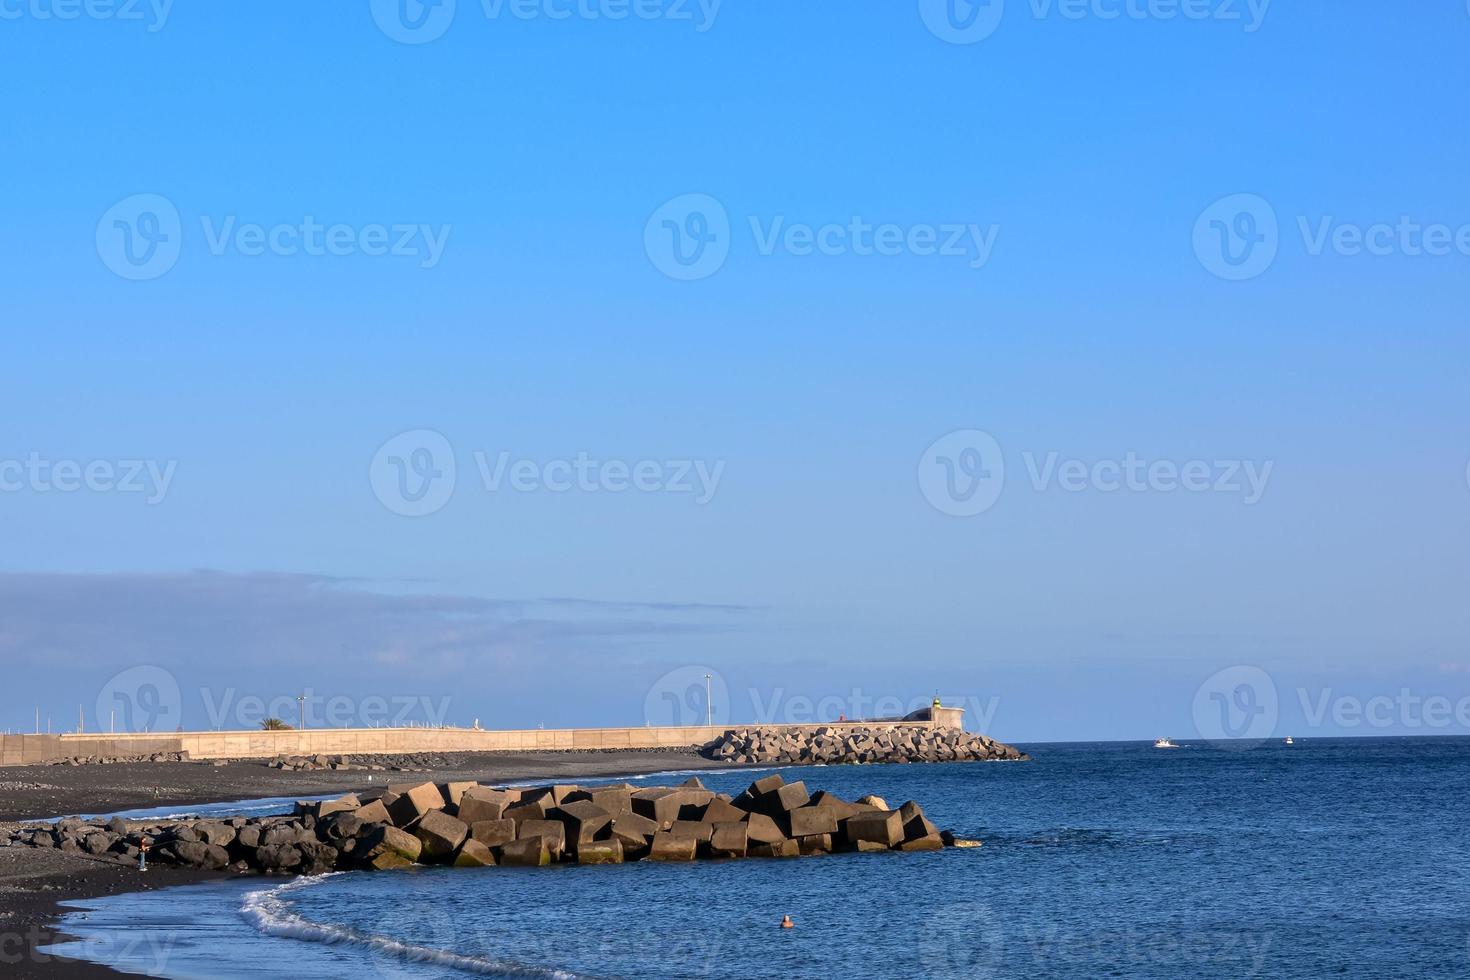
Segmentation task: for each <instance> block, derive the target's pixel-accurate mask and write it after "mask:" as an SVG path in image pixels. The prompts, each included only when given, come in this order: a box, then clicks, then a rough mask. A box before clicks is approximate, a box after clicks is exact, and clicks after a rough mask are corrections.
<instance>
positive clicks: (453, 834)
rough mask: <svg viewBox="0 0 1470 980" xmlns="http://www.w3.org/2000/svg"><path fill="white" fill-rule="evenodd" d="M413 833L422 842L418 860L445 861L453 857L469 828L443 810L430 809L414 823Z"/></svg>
mask: <svg viewBox="0 0 1470 980" xmlns="http://www.w3.org/2000/svg"><path fill="white" fill-rule="evenodd" d="M413 833H414V836H415V837H417V838H418V839H419V841H420V842H421V843H422V844H423V849H422V851H421V852H420V854H419V860H420V861H423V862H425V863H428V862H431V861H447V860H449V859H450V858H451V857H453V856H454V852H455V851H456V850H458V849H459V845H460V844H462V843H464V839H465V838H466V837H468V836H469V833H470V828H469V827H467V826H466V825H465V824H464V822H463V821H461V820H459V819H457V818H455V817H451V816H450V815H449V814H447V813H445V812H444V811H443V810H430V811H429V812H428V813H426V814H424V815H423V816H422V817H421V818H420V819H419V821H418V823H417V824H415V825H414V828H413Z"/></svg>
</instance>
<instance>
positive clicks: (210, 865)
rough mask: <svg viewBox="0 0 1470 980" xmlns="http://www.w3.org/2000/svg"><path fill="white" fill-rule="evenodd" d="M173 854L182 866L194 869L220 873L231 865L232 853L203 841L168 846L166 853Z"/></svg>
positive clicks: (176, 843) (177, 842)
mask: <svg viewBox="0 0 1470 980" xmlns="http://www.w3.org/2000/svg"><path fill="white" fill-rule="evenodd" d="M170 852H171V853H172V854H173V855H174V859H175V860H176V861H178V863H180V864H185V865H189V866H190V867H194V868H205V869H207V870H210V871H218V870H221V869H222V868H224V867H225V866H226V865H228V864H229V863H230V852H229V851H226V850H225V849H224V848H223V847H220V846H218V845H216V844H206V843H204V842H203V841H187V840H176V841H174V842H173V843H172V844H168V845H166V850H165V851H164V853H170Z"/></svg>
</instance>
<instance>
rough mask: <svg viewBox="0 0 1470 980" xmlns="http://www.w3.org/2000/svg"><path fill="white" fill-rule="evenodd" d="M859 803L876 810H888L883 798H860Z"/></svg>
mask: <svg viewBox="0 0 1470 980" xmlns="http://www.w3.org/2000/svg"><path fill="white" fill-rule="evenodd" d="M858 803H860V804H862V805H863V806H870V807H872V808H873V809H875V810H887V809H888V804H887V803H886V802H885V801H884V799H883V797H881V796H859V797H858Z"/></svg>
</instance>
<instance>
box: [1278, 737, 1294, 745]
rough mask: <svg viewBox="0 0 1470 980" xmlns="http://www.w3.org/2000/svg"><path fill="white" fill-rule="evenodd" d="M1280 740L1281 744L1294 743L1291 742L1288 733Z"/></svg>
mask: <svg viewBox="0 0 1470 980" xmlns="http://www.w3.org/2000/svg"><path fill="white" fill-rule="evenodd" d="M1281 742H1282V744H1283V745H1295V744H1296V743H1295V742H1293V741H1292V740H1291V736H1290V735H1288V736H1286V738H1284V739H1282V740H1281Z"/></svg>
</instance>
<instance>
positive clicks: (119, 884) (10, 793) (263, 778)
mask: <svg viewBox="0 0 1470 980" xmlns="http://www.w3.org/2000/svg"><path fill="white" fill-rule="evenodd" d="M451 761H452V762H453V765H452V767H449V768H440V769H435V770H432V771H429V772H420V773H400V772H375V773H371V774H370V773H366V772H359V771H313V772H292V771H288V770H280V769H270V768H267V767H266V766H265V765H264V764H263V763H261V762H255V761H252V762H231V763H229V764H227V765H214V764H212V763H203V762H150V763H123V764H115V765H91V766H23V767H22V766H17V767H8V768H5V769H0V823H11V822H15V821H18V820H25V819H33V818H43V817H50V816H60V815H65V814H75V813H105V812H112V811H115V810H129V809H137V808H142V807H161V806H175V805H179V806H187V805H190V804H203V803H215V802H220V801H226V800H246V799H258V798H261V797H274V796H320V795H323V794H328V793H346V792H351V791H362V790H369V789H372V788H374V787H381V786H383V785H384V784H385V783H388V782H409V781H412V780H415V779H419V778H422V779H423V780H433V781H435V782H446V781H449V780H460V779H474V780H478V781H480V782H487V783H489V782H494V783H500V782H511V781H516V780H541V779H546V780H566V781H571V780H576V779H582V778H588V777H594V776H617V775H622V774H628V775H636V774H646V773H653V772H663V771H667V770H680V769H716V768H718V769H727V768H731V767H730V766H729V765H727V764H724V763H717V762H711V761H710V760H707V759H704V758H701V757H700V756H698V755H696V754H695V753H694V750H693V749H689V750H685V751H677V750H662V751H657V752H526V753H519V752H518V753H501V752H492V753H455V754H454V755H453V756H452V757H451ZM369 775H371V776H372V777H373V780H372V781H371V782H370V781H369V779H368V777H369ZM222 877H229V875H228V874H227V873H225V872H199V871H188V870H183V869H179V868H173V867H165V866H162V865H159V866H155V867H152V868H150V869H149V871H148V872H147V873H146V874H140V873H139V872H138V871H137V870H135V869H133V868H130V867H126V866H122V865H119V864H116V863H114V862H111V861H104V860H99V859H96V858H91V857H88V856H86V855H71V854H63V853H61V852H60V851H49V850H39V849H35V848H29V847H27V848H3V849H0V974H4V975H5V976H6V977H67V978H69V977H105V976H118V974H117V973H116V972H114V971H112V970H108V969H105V968H101V967H96V966H92V965H90V964H85V963H78V962H75V961H72V960H68V959H63V958H60V957H55V956H50V955H48V954H46V953H43V952H38V951H37V947H44V946H46V945H48V944H50V943H53V942H56V941H57V937H58V935H59V934H58V933H57V932H56V927H55V924H56V922H57V920H58V918H59V916H60V914H61V913H62V911H63V910H62V909H60V908H59V906H58V903H60V902H64V901H69V900H73V899H83V898H94V897H97V896H101V895H110V894H116V893H120V892H130V891H144V890H150V889H154V888H167V887H170V886H173V885H185V884H191V883H193V882H198V881H205V880H209V879H211V878H222Z"/></svg>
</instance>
